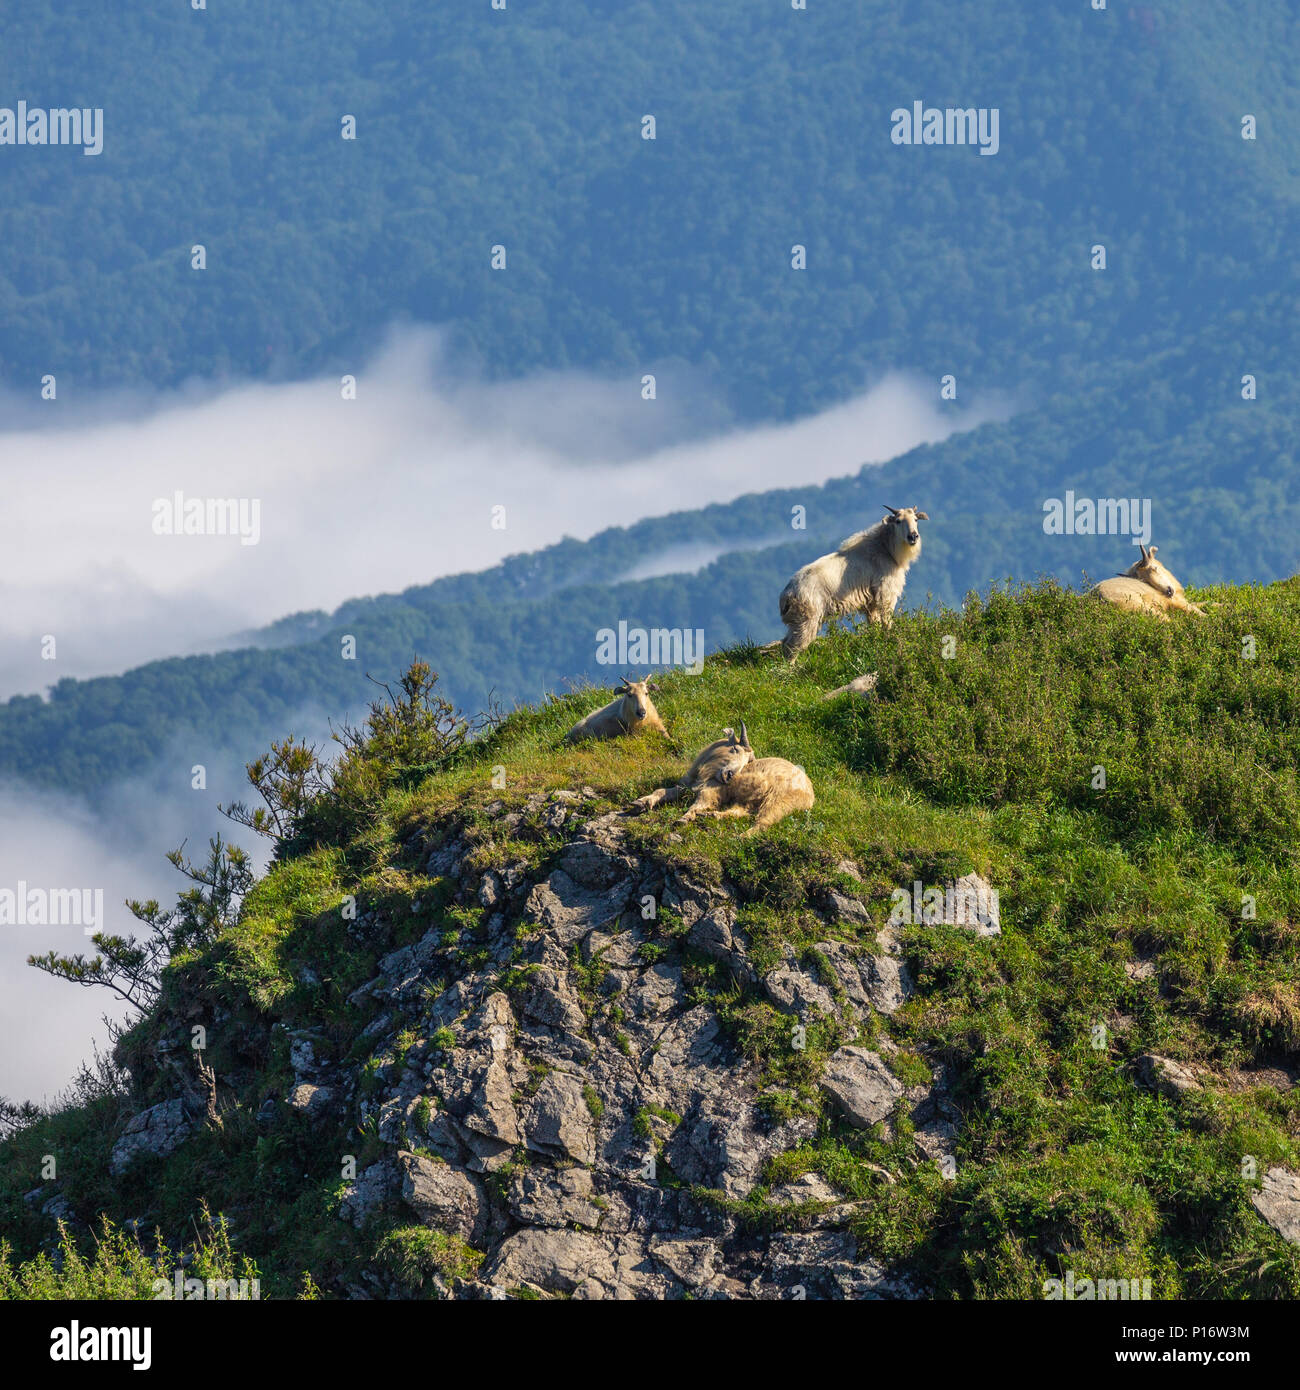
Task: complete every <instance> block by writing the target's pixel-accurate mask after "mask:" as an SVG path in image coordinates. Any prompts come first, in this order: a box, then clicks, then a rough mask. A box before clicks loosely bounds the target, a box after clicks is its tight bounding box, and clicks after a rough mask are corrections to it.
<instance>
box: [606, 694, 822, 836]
mask: <svg viewBox="0 0 1300 1390" xmlns="http://www.w3.org/2000/svg"><path fill="white" fill-rule="evenodd" d="M725 732H726V735H727V737H725V738H723V739H719V740H718V742H717V743H711V744H710V745H709V746H708V747H707V748H705V749H704V750H703V751H702V752H701V753H700V755H699V757H698V758H696V759H695V761H694V762H693V763H692V764H691V769H690V771H689V772H687V774H686V776H685V777H684V778H682V780H681V782H679V783H678V784H677V786H676V787H664V788H661V789H660V791H659V792H651V793H650V795H649V796H646V797H642V798H641V800H640V801H639V802H637V803H635V806H634V807H633V809H639V810H649V809H650V808H651V806H659V805H662V804H663V802H665V801H675V800H677V799H678V798H679V797H681V796H685V795H686V793H687V792H688V791H689V790H690V789H691V786H694V787H695V789H696V797H695V802H694V804H693V805H692V806H691V808H690V810H689V811H687V812H686V814H685V815H684V816H683V817H682V824H683V825H685V824H686V822H687V821H692V820H695V819H696V818H697V817H698V816H712V817H717V818H722V817H730V816H736V817H743V816H752V817H753V818H754V824H753V825H752V826H750V828H749V829H748V830H747V831H746V832H745V834H746V835H757V834H758V832H759V831H760V830H766V829H767V827H768V826H769V825H775V824H776V822H777V821H779V820H782V819H783V818H784V817H786V816H788V815H789V814H790V813H791V811H806V810H808V809H810V808H811V806H812V805H813V803H814V801H815V799H816V798H815V797H814V795H813V786H812V782H811V781H810V780H809V778H808V774H807V773H806V772H805V771H804V770H803V768H801V767H797V766H796V765H795V764H794V763H790V762H786V760H785V759H784V758H759V757H756V756H755V755H754V749H753V746H752V745H751V744H750V742H749V730H748V729H747V728H746V727H745V724H744V721H743V720H742V721H741V725H740V737H739V738H737V737H736V735H735V734H734V732H733V731H732V730H730V729H728V730H726V731H725ZM688 779H694V780H693V781H689V782H688Z"/></svg>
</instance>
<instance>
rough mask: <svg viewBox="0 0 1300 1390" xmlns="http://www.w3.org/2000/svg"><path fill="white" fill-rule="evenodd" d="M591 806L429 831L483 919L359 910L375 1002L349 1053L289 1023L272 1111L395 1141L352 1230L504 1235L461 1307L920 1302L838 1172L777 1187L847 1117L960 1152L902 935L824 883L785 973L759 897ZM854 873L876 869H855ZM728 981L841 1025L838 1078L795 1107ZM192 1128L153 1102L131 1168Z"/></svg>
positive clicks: (357, 996) (440, 866)
mask: <svg viewBox="0 0 1300 1390" xmlns="http://www.w3.org/2000/svg"><path fill="white" fill-rule="evenodd" d="M592 797H594V793H592V792H590V789H582V790H578V791H570V792H563V793H554V794H552V795H551V797H549V798H547V797H542V796H536V797H533V798H530V799H529V800H528V801H527V802H525V803H524V804H523V806H522V807H516V808H515V809H509V808H507V806H506V805H505V803H504V802H498V803H495V804H494V805H493V806H490V807H488V808H487V809H488V812H489V814H490V816H491V817H492V822H493V823H492V825H491V827H490V828H488V829H487V830H486V831H485V830H483V828H482V827H478V828H477V829H472V830H471V829H465V830H460V831H453V833H452V834H451V836H450V837H449V838H447V839H446V842H445V843H443V844H439V845H437V846H436V847H433V848H427V847H425V848H424V849H423V851H422V853H423V856H424V862H425V864H426V866H427V870H428V872H429V873H430V874H431V875H434V876H437V877H439V878H441V879H442V880H443V888H442V890H441V891H442V892H443V894H444V896H446V895H447V894H450V896H451V897H452V898H453V899H454V901H455V902H456V904H457V905H458V907H459V908H460V909H461V910H462V911H463V912H464V913H465V914H467V915H468V916H469V919H470V920H471V921H473V920H477V921H478V922H479V925H478V926H477V927H476V928H470V929H469V930H468V931H465V932H462V933H458V934H454V933H448V934H447V935H445V936H444V935H443V933H442V932H441V931H440V929H439V928H432V929H430V930H429V931H427V932H426V933H425V934H424V935H423V936H420V937H418V939H415V940H408V942H407V943H406V944H403V945H400V946H397V947H396V948H395V949H387V950H385V948H386V947H388V946H390V944H391V936H390V929H389V928H388V927H387V926H386V924H385V923H384V921H383V920H382V918H381V917H380V916H379V914H378V913H377V911H376V910H374V909H371V910H369V911H367V912H365V913H363V914H362V915H361V917H360V918H359V919H358V920H356V921H355V922H352V923H351V924H350V925H349V927H348V928H347V930H348V931H349V933H350V934H351V935H352V936H353V937H354V939H355V940H356V941H357V942H358V943H359V944H361V945H362V946H364V947H365V948H366V949H367V950H370V951H373V952H374V955H375V958H377V971H376V973H375V974H374V976H373V978H371V979H369V980H368V981H366V982H365V983H364V984H363V985H362V986H361V987H360V988H357V989H355V990H353V992H352V993H351V995H350V997H349V1003H350V1004H351V1005H352V1006H353V1007H355V1008H356V1009H357V1010H360V1011H362V1019H363V1024H362V1026H360V1028H359V1032H358V1034H357V1036H356V1038H355V1039H354V1040H352V1042H351V1044H350V1046H349V1047H347V1048H345V1049H343V1051H344V1052H345V1053H346V1056H347V1059H348V1060H347V1061H346V1062H344V1061H339V1060H337V1058H338V1056H339V1055H340V1050H339V1049H338V1048H337V1046H336V1045H332V1044H331V1042H330V1040H329V1039H328V1038H326V1037H325V1036H324V1035H323V1033H318V1032H313V1031H311V1030H297V1031H290V1032H289V1033H288V1035H287V1048H286V1049H285V1052H284V1053H282V1054H281V1055H285V1053H287V1057H288V1062H289V1067H290V1070H291V1071H292V1075H293V1082H292V1084H291V1085H289V1086H287V1087H285V1089H282V1090H279V1091H277V1092H275V1093H274V1094H272V1095H269V1096H259V1097H258V1098H257V1099H256V1100H255V1101H254V1102H253V1104H254V1106H255V1108H256V1116H257V1126H258V1128H259V1130H260V1131H261V1132H263V1133H268V1132H271V1131H272V1130H274V1128H275V1127H276V1126H277V1125H281V1124H291V1123H305V1124H306V1125H308V1126H309V1127H310V1131H311V1133H312V1136H313V1137H312V1142H313V1143H324V1142H332V1141H331V1140H330V1139H329V1138H328V1136H330V1135H331V1134H332V1133H334V1132H335V1131H336V1132H337V1134H338V1137H339V1142H340V1152H342V1153H343V1154H345V1155H347V1154H349V1153H355V1152H356V1149H357V1146H358V1141H357V1140H356V1139H355V1138H353V1137H352V1136H356V1135H357V1134H364V1135H367V1136H371V1137H370V1138H369V1139H368V1141H367V1143H368V1145H369V1147H368V1148H367V1150H366V1161H365V1162H364V1163H363V1164H362V1166H361V1167H360V1170H359V1171H357V1172H356V1175H355V1176H353V1177H351V1178H350V1179H348V1180H347V1181H346V1182H345V1185H344V1188H343V1190H342V1193H341V1198H340V1201H339V1205H338V1216H339V1219H340V1220H342V1221H344V1222H347V1223H349V1224H350V1225H351V1226H352V1227H354V1228H355V1229H356V1230H357V1231H358V1232H361V1233H363V1235H365V1233H375V1234H376V1235H377V1234H379V1233H382V1232H383V1231H385V1230H388V1229H391V1228H392V1227H394V1226H408V1227H409V1226H412V1225H414V1226H420V1225H423V1226H426V1227H428V1228H430V1229H432V1230H436V1231H439V1232H442V1233H444V1234H445V1235H446V1236H447V1237H448V1238H452V1239H454V1240H458V1241H461V1242H464V1244H465V1245H466V1246H469V1247H471V1248H472V1249H473V1250H475V1251H477V1252H479V1255H480V1256H481V1262H479V1263H478V1265H477V1270H476V1272H475V1273H474V1274H473V1275H472V1276H470V1275H469V1274H468V1273H467V1272H466V1271H467V1270H468V1269H469V1268H472V1267H473V1264H474V1263H475V1261H473V1260H471V1261H470V1262H469V1263H468V1264H467V1265H466V1266H465V1267H464V1268H463V1269H461V1270H459V1271H458V1276H457V1278H450V1277H449V1278H446V1279H444V1278H443V1277H442V1276H441V1275H440V1276H439V1277H438V1278H437V1279H436V1280H435V1281H434V1287H435V1288H436V1290H437V1291H438V1293H439V1295H440V1296H445V1297H452V1298H502V1297H512V1296H516V1295H519V1294H530V1295H533V1294H536V1295H542V1296H556V1295H559V1296H571V1297H574V1298H581V1299H647V1298H655V1299H660V1298H683V1297H687V1296H689V1297H693V1298H739V1299H770V1298H805V1297H806V1298H878V1297H879V1298H893V1297H910V1296H915V1294H916V1292H917V1291H916V1290H914V1289H913V1288H911V1286H910V1285H909V1284H908V1283H907V1281H906V1280H903V1279H900V1278H898V1277H897V1276H896V1275H894V1274H892V1273H891V1272H890V1271H888V1270H885V1269H883V1268H881V1267H879V1266H878V1265H876V1264H874V1263H872V1262H871V1261H870V1260H868V1259H865V1258H863V1257H862V1255H861V1252H859V1251H858V1249H857V1246H856V1243H855V1241H854V1238H853V1236H852V1234H851V1233H850V1231H849V1229H848V1227H849V1224H850V1220H851V1217H852V1216H853V1214H854V1211H855V1210H856V1204H855V1203H853V1202H850V1201H849V1200H848V1199H847V1198H846V1197H845V1196H844V1195H843V1194H841V1193H839V1192H837V1191H836V1190H835V1188H833V1187H832V1186H831V1185H830V1184H829V1183H828V1182H827V1181H826V1179H825V1177H824V1176H823V1175H820V1174H818V1173H816V1172H815V1171H814V1172H808V1171H803V1172H802V1175H801V1176H800V1177H798V1178H797V1179H795V1180H788V1179H787V1180H786V1181H784V1182H776V1183H775V1185H774V1186H773V1187H772V1188H771V1190H769V1189H768V1186H767V1179H768V1175H769V1165H770V1164H771V1162H772V1160H774V1159H776V1158H778V1157H779V1156H781V1155H783V1154H787V1153H788V1152H789V1151H790V1150H792V1149H795V1148H797V1147H799V1146H800V1145H803V1144H805V1143H807V1142H808V1141H810V1140H812V1139H813V1138H814V1137H815V1136H816V1134H817V1130H818V1126H819V1124H820V1123H821V1121H822V1119H823V1117H825V1116H829V1117H830V1118H831V1122H832V1123H833V1124H837V1125H843V1126H845V1129H846V1132H847V1131H848V1130H853V1129H856V1130H872V1129H873V1128H875V1127H880V1131H881V1133H882V1135H883V1136H885V1137H890V1136H892V1135H893V1133H894V1131H893V1127H892V1126H893V1120H894V1117H895V1114H896V1112H898V1113H904V1112H905V1113H907V1114H909V1115H910V1117H911V1120H912V1125H913V1132H914V1134H915V1147H914V1153H913V1157H912V1158H911V1159H909V1160H908V1161H909V1162H910V1163H912V1164H913V1165H915V1164H916V1163H921V1162H928V1161H936V1162H938V1161H944V1160H951V1157H952V1154H953V1152H954V1149H955V1144H956V1138H957V1134H958V1125H959V1122H960V1116H959V1114H958V1112H957V1110H956V1109H955V1107H954V1106H953V1105H952V1103H951V1101H950V1100H948V1098H947V1096H948V1092H947V1088H946V1086H945V1084H944V1082H943V1079H942V1077H940V1078H938V1079H936V1081H935V1082H934V1083H933V1084H932V1085H930V1086H920V1087H918V1086H915V1085H912V1086H905V1085H904V1084H903V1082H902V1081H900V1080H899V1079H898V1078H897V1077H896V1076H895V1075H894V1073H893V1071H892V1070H891V1068H890V1056H891V1054H892V1052H894V1051H895V1050H896V1049H895V1048H894V1045H893V1044H892V1043H890V1041H889V1039H888V1036H887V1033H884V1032H882V1029H881V1026H880V1025H881V1021H887V1019H888V1017H889V1015H891V1014H893V1013H894V1012H895V1011H896V1010H897V1009H898V1008H900V1007H901V1006H902V1004H903V1003H904V1002H905V1001H906V999H907V998H908V996H909V994H910V993H911V991H912V989H913V984H912V980H911V978H910V976H909V974H908V971H907V968H906V965H905V963H904V961H903V959H902V957H901V955H900V954H899V947H898V943H897V941H896V940H894V939H893V938H892V937H891V936H889V935H888V934H882V935H881V936H880V938H879V940H877V931H878V929H879V926H880V923H879V922H878V921H877V920H876V918H877V916H879V915H883V914H880V913H879V909H877V910H876V912H875V913H873V910H872V908H871V907H870V906H868V904H867V903H866V902H864V901H863V900H862V898H860V897H858V896H856V895H854V894H853V893H852V892H848V893H845V892H841V891H840V889H839V888H836V887H825V886H823V887H821V888H818V889H814V890H813V892H812V895H811V896H810V898H809V900H808V902H807V905H806V913H805V918H806V921H807V922H808V923H809V924H811V925H812V926H813V927H814V929H815V931H816V935H815V936H814V937H813V939H814V940H815V941H816V945H815V946H813V947H811V948H809V949H807V950H805V951H803V952H798V951H795V950H793V949H791V950H787V951H786V952H785V954H784V956H782V957H781V958H780V959H779V960H777V961H776V963H775V964H773V960H772V956H771V954H770V951H769V954H768V955H766V956H765V957H764V958H763V959H764V966H763V968H762V969H760V968H758V966H757V965H756V963H755V957H754V954H753V953H752V951H751V944H750V942H749V940H748V938H747V936H746V934H745V932H744V930H743V929H742V927H741V926H740V925H739V919H738V907H739V897H738V895H737V893H736V892H734V891H733V890H732V889H731V888H729V887H728V886H727V885H726V884H714V885H712V886H706V885H704V884H702V883H698V882H695V881H693V880H692V879H691V878H690V877H689V876H688V875H687V874H685V873H684V872H683V871H681V870H679V869H675V868H673V867H671V866H668V865H665V864H663V863H661V862H657V861H655V860H654V859H653V858H650V857H647V856H645V855H643V854H641V853H640V852H638V851H637V850H635V849H634V848H632V847H631V845H630V843H629V841H628V839H627V836H626V833H625V826H626V822H625V821H624V819H623V818H622V817H621V816H619V815H604V816H598V817H590V816H589V815H584V803H586V802H588V801H589V800H591V799H592ZM539 825H540V826H541V827H542V830H543V832H544V833H545V834H546V835H547V836H557V837H559V838H560V839H561V841H562V843H561V845H560V847H559V848H558V849H556V848H554V846H553V842H552V844H551V847H550V848H549V849H548V851H547V857H546V858H545V859H544V860H543V862H542V863H541V865H540V866H539V867H530V866H529V865H528V864H527V863H525V862H524V861H522V860H517V859H516V860H511V859H510V858H509V856H508V855H503V856H501V857H500V859H499V860H498V861H497V862H493V863H491V865H490V867H486V868H484V867H481V866H482V864H483V862H484V860H485V859H487V858H488V856H487V855H486V854H485V853H483V845H484V842H485V840H486V841H488V842H489V843H490V842H492V841H494V840H495V838H496V837H497V835H498V834H500V836H501V838H502V839H503V840H506V839H509V838H514V837H518V836H520V835H526V834H527V833H528V831H529V828H530V827H534V828H535V827H537V826H539ZM444 834H445V832H444ZM838 873H839V875H841V877H840V882H841V884H843V883H844V881H845V880H848V881H859V882H860V879H859V876H858V874H857V871H856V869H855V868H854V866H852V865H849V864H847V863H846V864H844V865H841V866H840V868H839V870H838ZM660 914H667V917H666V923H665V924H662V925H661V923H660V922H659V921H658V920H657V919H658V917H659V916H660ZM459 937H464V938H465V939H464V940H460V939H458V938H459ZM702 972H703V974H704V976H705V978H707V979H708V980H709V981H710V986H709V988H710V989H718V988H721V989H723V990H724V992H725V993H726V994H727V995H728V997H732V998H734V997H735V996H736V995H737V994H738V993H739V995H740V997H741V998H742V999H744V1000H746V1001H752V1007H754V1008H758V1009H760V1010H761V1009H766V1010H768V1011H769V1012H770V1013H772V1015H773V1016H782V1015H783V1016H785V1018H786V1019H787V1020H788V1023H789V1027H790V1029H791V1030H792V1032H791V1036H792V1037H793V1036H794V1034H796V1033H802V1034H803V1035H815V1036H816V1037H817V1038H819V1039H821V1041H820V1042H819V1044H818V1045H819V1046H822V1047H824V1046H825V1039H826V1038H830V1039H832V1042H831V1044H830V1048H831V1050H830V1053H829V1056H825V1055H824V1054H819V1055H822V1056H823V1060H824V1066H823V1067H822V1068H821V1071H822V1075H821V1081H820V1090H819V1089H818V1088H817V1087H809V1088H807V1089H806V1090H805V1091H804V1092H803V1093H802V1094H801V1096H800V1097H797V1098H796V1097H795V1096H794V1095H793V1094H792V1093H789V1092H787V1093H785V1094H784V1098H783V1101H782V1103H781V1104H773V1103H772V1101H773V1092H772V1085H773V1083H772V1082H771V1080H770V1079H768V1078H767V1076H766V1074H765V1070H764V1067H763V1066H762V1065H761V1064H760V1063H759V1062H757V1061H755V1060H753V1059H752V1058H749V1057H746V1056H745V1055H743V1054H742V1053H741V1052H740V1051H739V1050H738V1048H737V1045H736V1042H735V1041H734V1039H733V1037H732V1036H731V1035H730V1033H729V1032H728V1027H727V1025H726V1024H724V1021H723V1018H722V1017H720V1014H719V1011H718V1009H717V1008H716V1007H715V1005H714V1003H713V1002H712V1001H713V999H714V996H713V995H711V994H710V993H709V992H708V990H704V989H702V988H701V983H700V980H701V974H702ZM719 997H720V996H719ZM750 1006H751V1004H747V1005H746V1007H750ZM724 1012H725V1011H724ZM279 1026H280V1025H274V1027H279ZM274 1027H273V1028H272V1030H271V1031H272V1032H274ZM864 1030H865V1031H864ZM868 1038H870V1039H872V1040H873V1041H871V1043H870V1046H867V1045H865V1041H866V1039H868ZM413 1040H414V1041H413ZM793 1045H797V1046H803V1045H804V1042H802V1041H801V1042H800V1043H798V1044H793ZM282 1046H283V1044H282ZM913 1066H914V1060H913ZM819 1096H820V1097H822V1100H820V1101H819V1099H818V1097H819ZM819 1107H820V1108H819ZM191 1123H192V1122H191V1120H190V1118H189V1114H188V1113H187V1112H186V1110H185V1108H184V1106H183V1105H182V1104H181V1102H179V1101H174V1102H166V1103H165V1104H163V1105H160V1106H155V1107H154V1108H153V1109H152V1110H150V1111H146V1112H145V1113H144V1114H143V1115H141V1116H139V1117H137V1120H136V1121H133V1122H132V1125H131V1126H130V1127H129V1128H128V1130H127V1132H126V1133H125V1134H124V1135H123V1136H122V1139H121V1140H120V1141H119V1145H118V1149H117V1150H115V1157H116V1155H117V1153H118V1151H119V1150H120V1151H121V1155H122V1161H123V1162H126V1161H129V1156H130V1155H132V1154H134V1153H136V1152H143V1151H146V1150H147V1151H149V1152H157V1153H166V1152H169V1151H170V1150H171V1149H172V1148H174V1147H175V1146H176V1145H177V1144H179V1143H181V1142H182V1141H183V1139H184V1137H185V1136H186V1135H187V1134H188V1133H189V1129H190V1125H191ZM376 1142H377V1144H378V1146H379V1147H380V1148H381V1149H382V1153H381V1154H380V1155H379V1156H376V1148H375V1145H376ZM350 1161H351V1162H352V1163H354V1164H355V1163H356V1162H358V1161H359V1160H358V1159H357V1158H355V1157H354V1158H352V1159H351V1160H350ZM877 1171H878V1172H880V1173H881V1174H883V1177H882V1179H881V1181H882V1182H886V1181H892V1180H893V1179H892V1177H891V1176H890V1175H889V1174H888V1173H885V1171H884V1169H877ZM740 1204H746V1205H745V1206H744V1207H743V1210H742V1208H741V1206H740ZM754 1218H760V1219H754ZM366 1238H370V1237H366ZM439 1248H441V1247H439ZM360 1277H361V1282H360V1283H349V1284H347V1285H345V1291H346V1292H348V1293H350V1294H352V1295H353V1296H358V1297H374V1296H380V1297H393V1296H401V1293H402V1290H401V1289H400V1288H398V1287H396V1286H394V1285H393V1284H392V1283H391V1281H390V1282H388V1283H385V1276H384V1275H383V1272H382V1271H381V1270H378V1269H376V1270H367V1271H365V1272H363V1273H362V1275H361V1276H360Z"/></svg>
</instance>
